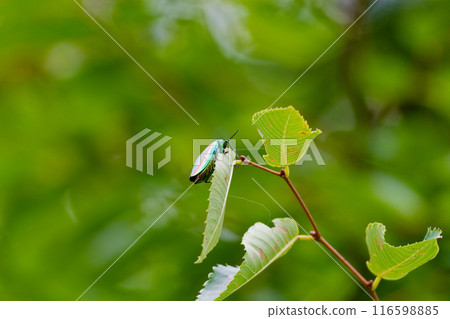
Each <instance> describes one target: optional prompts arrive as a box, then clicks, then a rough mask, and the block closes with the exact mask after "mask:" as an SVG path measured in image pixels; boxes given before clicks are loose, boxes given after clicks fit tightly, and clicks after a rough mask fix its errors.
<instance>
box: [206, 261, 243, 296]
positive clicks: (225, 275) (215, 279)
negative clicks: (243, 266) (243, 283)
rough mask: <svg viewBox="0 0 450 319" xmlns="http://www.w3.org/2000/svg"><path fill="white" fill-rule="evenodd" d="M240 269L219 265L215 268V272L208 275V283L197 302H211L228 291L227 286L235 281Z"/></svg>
mask: <svg viewBox="0 0 450 319" xmlns="http://www.w3.org/2000/svg"><path fill="white" fill-rule="evenodd" d="M238 271H239V267H233V266H228V265H227V266H224V265H218V266H217V267H213V272H212V273H210V274H209V275H208V281H207V282H205V288H203V289H202V290H200V295H199V296H198V297H197V301H210V300H214V299H216V298H217V297H219V296H220V294H221V293H222V292H223V291H225V289H227V286H228V285H229V284H230V282H231V281H232V280H233V278H234V276H235V275H236V273H237V272H238Z"/></svg>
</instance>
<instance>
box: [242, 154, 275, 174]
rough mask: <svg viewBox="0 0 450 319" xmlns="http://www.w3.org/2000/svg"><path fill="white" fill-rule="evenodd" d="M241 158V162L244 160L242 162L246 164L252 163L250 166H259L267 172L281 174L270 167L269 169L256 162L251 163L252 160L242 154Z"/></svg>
mask: <svg viewBox="0 0 450 319" xmlns="http://www.w3.org/2000/svg"><path fill="white" fill-rule="evenodd" d="M241 160H242V162H244V163H247V164H250V165H252V166H255V167H257V168H259V169H262V170H263V171H266V172H269V173H270V174H273V175H277V176H281V175H280V174H281V173H280V172H277V171H273V170H271V169H269V168H267V167H264V166H261V165H258V164H256V163H253V162H252V161H250V160H248V159H247V158H246V157H245V156H244V155H242V156H241Z"/></svg>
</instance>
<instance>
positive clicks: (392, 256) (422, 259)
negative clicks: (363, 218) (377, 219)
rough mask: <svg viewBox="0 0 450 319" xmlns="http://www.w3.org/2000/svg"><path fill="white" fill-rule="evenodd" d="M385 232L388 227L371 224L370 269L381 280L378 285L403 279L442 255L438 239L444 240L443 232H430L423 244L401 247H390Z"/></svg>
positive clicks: (368, 263) (369, 228)
mask: <svg viewBox="0 0 450 319" xmlns="http://www.w3.org/2000/svg"><path fill="white" fill-rule="evenodd" d="M385 231H386V227H384V225H383V224H380V223H372V224H369V225H368V226H367V230H366V243H367V247H368V248H369V254H370V261H368V262H367V267H368V268H369V270H370V271H371V272H372V273H373V274H375V275H376V276H377V280H376V282H377V284H378V282H379V281H380V280H381V279H386V280H397V279H400V278H403V277H404V276H406V275H407V274H408V273H409V272H411V271H412V270H414V269H416V268H418V267H420V266H422V265H423V264H425V263H426V262H428V261H430V260H431V259H433V258H434V257H436V255H437V253H438V251H439V246H438V244H437V238H441V230H440V229H437V228H434V229H431V228H429V229H428V232H427V234H426V235H425V238H424V240H423V241H421V242H418V243H415V244H410V245H406V246H398V247H394V246H391V245H389V244H388V243H386V241H385V239H384V233H385ZM375 288H376V286H375V287H374V289H375ZM374 289H373V290H374Z"/></svg>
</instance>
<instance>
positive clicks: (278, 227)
mask: <svg viewBox="0 0 450 319" xmlns="http://www.w3.org/2000/svg"><path fill="white" fill-rule="evenodd" d="M273 223H274V225H275V227H273V228H269V227H267V226H266V225H264V224H262V223H256V224H255V225H253V226H252V227H250V228H249V230H248V231H247V232H246V233H245V235H244V237H243V238H242V244H243V245H244V247H245V251H246V254H245V256H244V262H243V263H242V265H241V266H240V267H239V268H236V267H232V266H221V265H219V266H218V267H215V268H213V269H214V272H213V273H211V274H209V280H208V281H207V282H206V283H205V288H203V289H202V290H201V291H200V295H199V296H198V299H197V300H223V299H225V298H226V297H228V296H229V295H231V294H232V293H233V292H235V291H236V290H238V289H239V288H241V287H242V286H244V285H245V284H246V283H248V282H249V281H250V280H252V279H253V278H255V277H256V276H257V275H258V274H260V273H261V272H262V271H263V270H264V269H266V268H267V267H268V266H269V265H270V264H271V263H273V262H274V261H275V260H277V259H278V258H280V257H281V256H283V255H284V254H285V253H286V252H287V251H288V250H289V249H290V248H291V247H292V245H293V244H294V242H295V241H296V240H299V239H309V238H312V237H310V236H300V235H299V234H298V227H297V224H296V223H295V221H294V220H292V219H290V218H278V219H274V220H273ZM237 270H239V271H237ZM233 273H234V274H233Z"/></svg>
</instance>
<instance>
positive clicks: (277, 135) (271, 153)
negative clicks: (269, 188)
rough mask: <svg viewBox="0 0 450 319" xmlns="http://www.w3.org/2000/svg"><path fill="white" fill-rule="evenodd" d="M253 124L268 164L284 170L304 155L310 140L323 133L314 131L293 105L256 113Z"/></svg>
mask: <svg viewBox="0 0 450 319" xmlns="http://www.w3.org/2000/svg"><path fill="white" fill-rule="evenodd" d="M252 122H253V124H254V125H256V127H257V129H258V132H259V134H260V135H261V137H262V138H263V139H265V141H264V147H265V149H266V152H267V155H264V159H265V161H266V162H267V164H269V165H271V166H275V167H285V166H288V165H291V164H294V163H296V162H297V161H299V160H300V159H301V158H302V156H303V155H305V153H306V151H307V149H308V146H309V144H310V143H311V141H312V140H313V139H314V138H315V137H316V136H317V135H319V134H320V133H322V131H321V130H319V129H317V130H316V131H311V129H310V128H309V126H308V123H307V122H306V121H305V119H304V118H303V117H302V116H301V115H300V113H299V112H298V111H297V110H296V109H294V108H293V107H292V106H288V107H285V108H274V109H268V110H263V111H260V112H258V113H255V114H254V115H253V118H252Z"/></svg>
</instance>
